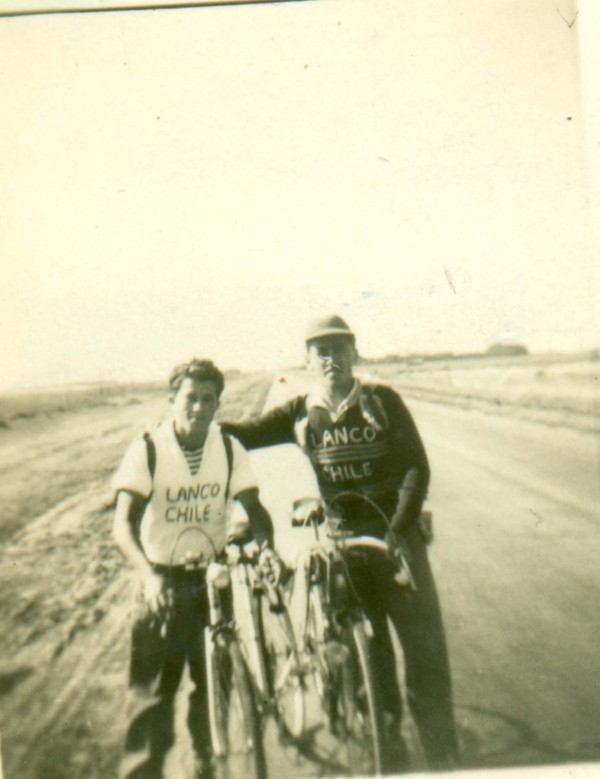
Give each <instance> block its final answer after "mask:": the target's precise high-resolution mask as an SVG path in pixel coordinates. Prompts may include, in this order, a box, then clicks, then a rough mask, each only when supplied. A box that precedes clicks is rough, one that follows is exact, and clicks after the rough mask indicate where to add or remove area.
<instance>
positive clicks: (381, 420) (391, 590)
mask: <svg viewBox="0 0 600 779" xmlns="http://www.w3.org/2000/svg"><path fill="white" fill-rule="evenodd" d="M306 349H307V363H308V367H309V369H310V370H311V371H312V372H313V374H314V376H315V378H316V380H317V381H316V388H315V390H314V391H313V392H310V393H308V394H305V395H300V396H298V397H296V398H294V399H292V400H290V401H288V402H287V403H285V404H284V405H282V406H279V407H278V408H275V409H273V410H272V411H270V412H269V413H267V414H266V415H265V416H263V417H261V418H260V419H258V420H256V421H251V422H246V423H236V424H225V423H223V424H222V427H223V429H224V430H226V431H227V432H229V433H232V434H233V435H235V436H237V437H238V438H239V440H240V441H241V442H242V444H243V445H244V446H245V447H246V448H247V449H256V448H260V447H265V446H274V445H277V444H286V443H296V444H298V445H299V446H300V447H301V448H302V449H303V451H304V452H305V454H306V455H307V456H308V458H309V460H310V462H311V465H312V467H313V470H314V472H315V475H316V478H317V482H318V485H319V490H320V492H321V497H322V498H323V500H324V502H325V504H326V505H329V506H335V508H336V509H337V511H338V512H339V511H340V510H341V512H342V515H343V518H344V526H345V529H348V530H351V531H352V532H353V533H354V534H356V535H372V536H376V537H378V538H385V539H386V540H387V541H388V543H390V545H391V546H393V547H396V546H398V543H400V544H401V546H402V548H403V551H404V552H405V554H406V555H407V556H408V559H409V561H410V568H411V572H412V576H413V579H414V582H415V585H416V592H414V593H412V594H411V595H410V597H407V594H406V588H405V587H402V586H401V585H400V584H398V583H397V582H396V581H395V580H394V576H393V573H394V571H393V570H390V568H389V567H386V566H378V565H373V566H371V567H370V568H369V570H368V572H367V575H362V576H360V587H361V592H360V594H361V597H362V598H363V601H364V603H365V608H366V610H367V613H368V615H369V618H370V620H371V622H372V625H373V629H374V634H375V646H376V650H377V667H378V671H379V673H378V676H379V686H380V689H381V692H382V695H383V698H384V706H385V709H386V710H387V712H388V719H390V717H391V719H392V723H393V725H392V730H393V732H394V733H395V737H396V739H397V740H399V739H400V731H399V724H400V715H401V698H400V693H399V689H398V685H397V683H396V684H394V680H396V673H395V660H394V654H393V648H392V643H391V640H390V636H389V632H388V628H387V617H388V616H389V617H390V619H391V620H392V622H393V624H394V626H395V628H396V630H397V633H398V636H399V638H400V641H401V643H402V648H403V653H404V660H405V668H406V686H407V693H408V700H409V704H410V707H411V711H412V713H413V717H414V719H415V721H416V724H417V727H418V729H419V734H420V737H421V742H422V744H423V748H424V751H425V754H426V756H427V759H428V763H429V765H430V767H431V768H435V769H439V768H442V769H443V768H452V767H455V766H456V764H457V754H458V750H457V742H456V734H455V727H454V716H453V710H452V696H451V683H450V671H449V665H448V655H447V650H446V642H445V637H444V630H443V625H442V619H441V613H440V608H439V603H438V598H437V593H436V588H435V583H434V580H433V576H432V573H431V569H430V566H429V561H428V558H427V550H426V543H427V541H428V540H429V539H428V538H427V534H426V532H425V530H424V528H423V527H422V525H421V523H420V522H419V517H420V514H421V507H422V504H423V501H424V499H425V496H426V492H427V486H428V483H429V465H428V462H427V456H426V454H425V449H424V447H423V444H422V442H421V439H420V437H419V434H418V432H417V428H416V426H415V424H414V422H413V419H412V417H411V415H410V413H409V411H408V409H407V408H406V406H405V405H404V403H403V402H402V400H401V398H400V397H399V395H398V394H397V393H396V392H395V391H394V390H393V389H391V387H387V386H383V385H379V384H370V383H363V382H361V381H360V380H359V379H357V378H356V377H355V376H354V375H353V369H354V365H355V363H356V360H357V357H358V354H357V351H356V346H355V335H354V333H353V332H352V330H351V329H350V327H349V326H348V324H347V323H346V322H345V321H344V320H343V319H342V317H340V316H336V315H331V316H326V317H321V318H319V319H317V320H314V321H313V322H311V323H310V324H309V327H308V330H307V334H306ZM348 493H352V494H353V496H354V498H348ZM398 760H399V763H398V764H397V765H396V766H392V768H395V769H396V770H401V769H402V768H405V767H406V765H405V764H404V765H402V764H401V763H402V760H403V758H402V757H399V758H398Z"/></svg>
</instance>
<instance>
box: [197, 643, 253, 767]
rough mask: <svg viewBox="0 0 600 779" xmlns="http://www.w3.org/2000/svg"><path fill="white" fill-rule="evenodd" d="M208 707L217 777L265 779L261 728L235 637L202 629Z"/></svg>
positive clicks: (250, 686)
mask: <svg viewBox="0 0 600 779" xmlns="http://www.w3.org/2000/svg"><path fill="white" fill-rule="evenodd" d="M205 637H206V658H207V678H208V710H209V718H210V731H211V742H212V748H213V756H214V769H215V776H216V778H217V779H240V777H243V778H244V779H267V767H266V760H265V754H264V748H263V742H262V729H261V724H260V719H259V716H258V712H257V708H256V703H255V700H254V694H253V690H252V685H251V683H250V679H249V677H248V672H247V670H246V666H245V663H244V660H243V658H242V653H241V650H240V647H239V644H238V642H237V640H236V638H235V637H233V636H225V635H221V636H219V637H218V638H217V640H213V636H212V633H211V631H210V629H207V630H206V633H205Z"/></svg>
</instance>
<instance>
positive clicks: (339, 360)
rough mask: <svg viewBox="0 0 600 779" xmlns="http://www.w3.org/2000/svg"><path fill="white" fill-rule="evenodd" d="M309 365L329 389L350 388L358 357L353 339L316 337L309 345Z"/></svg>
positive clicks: (336, 336) (338, 336)
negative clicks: (353, 369)
mask: <svg viewBox="0 0 600 779" xmlns="http://www.w3.org/2000/svg"><path fill="white" fill-rule="evenodd" d="M307 356H308V365H309V367H310V368H311V370H312V371H313V373H314V374H315V375H316V376H317V377H318V378H319V379H320V380H321V381H322V382H323V383H324V384H325V385H326V387H327V388H329V389H342V390H344V389H349V388H350V385H351V384H352V381H353V377H352V368H353V366H354V363H355V361H356V358H357V354H356V349H355V347H354V344H353V342H352V339H350V338H348V337H346V336H341V335H331V336H324V337H323V338H316V339H315V340H314V341H311V342H310V343H309V345H308V355H307Z"/></svg>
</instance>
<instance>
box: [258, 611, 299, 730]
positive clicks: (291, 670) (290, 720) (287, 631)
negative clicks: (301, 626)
mask: <svg viewBox="0 0 600 779" xmlns="http://www.w3.org/2000/svg"><path fill="white" fill-rule="evenodd" d="M261 601H262V602H261ZM259 606H261V608H260V617H259V620H258V628H259V636H260V640H261V643H262V646H263V647H264V650H265V657H266V658H267V667H268V671H267V676H268V679H269V688H270V691H271V695H272V698H273V700H274V703H275V718H276V720H277V724H278V726H279V729H280V732H281V735H282V736H284V737H286V736H291V737H292V738H293V739H299V738H300V737H301V736H302V734H303V733H304V730H305V725H306V694H305V693H306V690H305V681H304V672H303V669H301V668H300V667H299V666H300V658H299V656H298V652H297V650H296V647H295V638H294V629H293V626H292V623H291V620H290V616H289V613H288V611H287V608H285V607H283V610H282V611H281V612H278V613H275V612H272V611H271V610H270V607H269V605H268V601H267V599H266V598H264V596H263V597H259ZM265 615H266V620H265ZM266 621H267V622H268V626H269V630H267V629H266V625H265V622H266Z"/></svg>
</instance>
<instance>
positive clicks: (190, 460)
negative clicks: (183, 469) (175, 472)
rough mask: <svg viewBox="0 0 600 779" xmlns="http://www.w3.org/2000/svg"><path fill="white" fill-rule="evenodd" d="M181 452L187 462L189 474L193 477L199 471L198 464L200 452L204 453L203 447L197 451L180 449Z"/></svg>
mask: <svg viewBox="0 0 600 779" xmlns="http://www.w3.org/2000/svg"><path fill="white" fill-rule="evenodd" d="M181 451H182V452H183V454H184V456H185V459H186V460H187V464H188V468H189V469H190V473H191V474H192V476H195V475H196V474H197V473H198V470H199V469H200V463H201V462H202V452H203V451H204V446H201V447H199V448H198V449H184V448H183V447H181Z"/></svg>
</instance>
